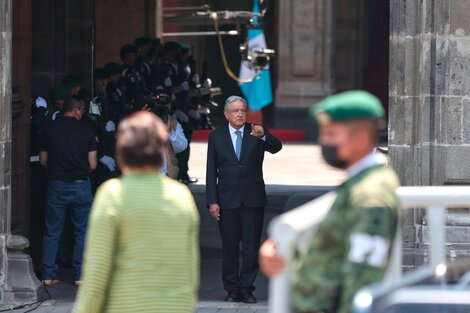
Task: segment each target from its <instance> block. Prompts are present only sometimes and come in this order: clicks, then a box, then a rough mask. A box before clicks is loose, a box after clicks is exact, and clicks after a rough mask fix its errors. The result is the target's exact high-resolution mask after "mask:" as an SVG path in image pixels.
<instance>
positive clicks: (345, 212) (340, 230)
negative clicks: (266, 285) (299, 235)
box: [260, 91, 399, 313]
mask: <svg viewBox="0 0 470 313" xmlns="http://www.w3.org/2000/svg"><path fill="white" fill-rule="evenodd" d="M310 114H311V116H312V117H314V118H315V120H316V121H317V123H318V124H319V125H320V138H319V139H320V144H321V147H322V154H323V157H324V159H325V161H326V162H327V163H328V164H330V165H332V166H334V167H337V168H342V169H346V172H347V177H348V179H347V180H346V181H345V182H344V183H343V184H341V185H340V186H339V188H338V190H337V198H336V200H335V202H334V204H333V205H332V207H331V209H330V211H329V212H328V214H327V216H326V217H325V219H324V220H323V221H322V222H321V224H320V225H319V227H318V229H317V231H316V233H315V235H314V236H313V238H312V240H311V242H310V244H309V248H308V250H307V252H306V253H305V254H304V255H299V257H298V258H297V260H294V266H295V267H294V268H295V274H294V278H293V282H292V283H293V286H292V304H293V306H294V308H295V309H296V310H297V312H310V313H314V312H317V313H319V312H325V313H327V312H328V313H329V312H339V313H349V312H351V311H352V300H353V296H354V294H355V293H356V292H357V291H358V290H359V289H360V288H361V287H364V286H365V285H369V284H371V283H374V282H377V281H380V280H382V279H383V277H384V274H385V270H386V267H387V263H388V261H389V254H390V252H391V247H392V243H393V239H394V237H395V233H396V230H397V221H398V210H397V209H398V199H397V197H396V195H395V189H396V188H397V187H398V185H399V181H398V178H397V176H396V174H395V172H394V171H393V170H392V169H390V168H386V167H385V166H384V165H383V162H382V161H383V160H381V157H380V156H379V155H378V154H375V153H373V152H372V151H373V150H374V147H375V145H376V143H377V138H378V129H379V127H378V124H379V119H380V118H381V117H383V115H384V110H383V108H382V106H381V104H380V101H379V100H378V99H377V98H376V97H374V96H372V95H371V94H369V93H367V92H363V91H351V92H345V93H342V94H338V95H335V96H331V97H328V98H326V99H325V100H323V101H322V102H320V103H318V104H317V105H315V106H313V107H312V108H311V110H310ZM260 262H261V268H262V270H263V271H264V272H265V274H267V275H268V276H270V277H272V276H274V275H276V274H277V273H278V272H280V271H281V270H282V269H283V267H284V266H285V265H284V261H283V260H282V258H281V257H280V256H279V255H277V254H276V252H275V246H274V243H273V242H272V241H270V240H267V241H266V242H265V243H264V244H263V246H262V247H261V251H260Z"/></svg>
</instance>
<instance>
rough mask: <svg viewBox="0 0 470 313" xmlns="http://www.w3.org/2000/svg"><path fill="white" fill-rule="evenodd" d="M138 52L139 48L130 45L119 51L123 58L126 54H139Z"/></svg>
mask: <svg viewBox="0 0 470 313" xmlns="http://www.w3.org/2000/svg"><path fill="white" fill-rule="evenodd" d="M137 51H139V47H137V46H136V45H134V44H128V45H124V46H122V47H121V50H119V54H120V56H121V58H122V57H123V56H125V55H126V54H129V53H137Z"/></svg>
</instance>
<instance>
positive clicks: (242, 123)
mask: <svg viewBox="0 0 470 313" xmlns="http://www.w3.org/2000/svg"><path fill="white" fill-rule="evenodd" d="M247 110H248V107H247V105H246V102H245V100H244V99H243V98H241V97H238V96H231V97H229V98H228V99H227V100H226V101H225V107H224V115H225V118H226V119H227V121H228V125H226V126H224V127H221V128H220V129H218V130H216V131H214V132H212V133H211V134H210V136H209V144H208V152H207V175H206V177H207V181H206V197H207V204H208V206H209V212H210V213H211V215H212V217H214V218H215V219H216V220H217V221H218V223H219V230H220V235H221V237H222V281H223V284H224V288H225V290H227V292H228V294H227V297H226V298H225V301H230V302H239V301H242V302H245V303H255V302H256V299H255V297H254V296H253V290H254V289H255V288H254V286H253V283H254V281H255V278H256V275H257V274H258V269H259V266H258V249H259V245H260V237H261V231H262V228H263V219H264V207H265V205H266V200H267V199H266V191H265V187H264V181H263V160H264V152H265V151H268V152H270V153H277V152H278V151H280V150H281V149H282V144H281V142H280V141H279V139H277V138H275V137H273V136H272V135H271V134H269V133H268V132H267V131H266V130H265V129H264V128H263V127H262V126H259V125H248V124H246V116H247ZM240 242H241V243H242V251H243V254H242V264H241V267H240V264H239V254H240V248H239V245H240Z"/></svg>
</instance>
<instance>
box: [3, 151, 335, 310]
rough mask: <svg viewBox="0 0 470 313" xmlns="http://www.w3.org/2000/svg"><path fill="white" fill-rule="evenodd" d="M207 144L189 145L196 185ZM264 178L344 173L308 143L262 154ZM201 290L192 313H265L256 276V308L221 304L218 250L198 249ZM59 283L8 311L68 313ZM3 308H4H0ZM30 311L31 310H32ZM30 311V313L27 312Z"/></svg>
mask: <svg viewBox="0 0 470 313" xmlns="http://www.w3.org/2000/svg"><path fill="white" fill-rule="evenodd" d="M206 152H207V143H205V142H195V143H192V144H191V159H190V164H189V168H190V175H191V176H193V177H196V178H198V179H199V182H198V184H199V185H203V184H205V168H206ZM264 178H265V182H266V184H268V185H277V186H275V188H281V187H282V186H286V185H288V186H289V187H288V188H296V187H295V186H334V185H338V184H339V183H341V181H342V180H343V179H344V173H343V172H341V171H338V170H335V169H333V168H331V167H328V166H327V165H326V164H325V163H324V162H323V160H322V158H321V154H320V149H319V147H318V146H316V145H311V144H285V145H284V147H283V149H282V150H281V151H280V152H279V153H277V154H275V155H271V154H269V153H267V154H266V157H265V163H264ZM201 257H202V260H201V288H200V292H199V298H200V299H201V302H200V303H199V304H198V306H197V308H196V310H195V313H215V312H219V313H265V312H267V286H268V280H267V278H266V277H264V276H263V275H261V274H260V275H259V276H258V278H257V281H256V283H255V285H256V286H257V290H256V291H255V296H256V297H257V298H258V301H259V303H258V304H256V305H248V304H239V303H224V302H221V300H222V299H223V298H224V297H225V291H224V290H223V287H222V283H221V279H220V273H221V260H220V257H221V251H220V249H217V248H214V247H207V246H202V247H201ZM60 275H61V277H62V282H61V284H60V285H58V286H53V287H49V288H48V291H49V293H50V295H51V299H50V300H48V301H45V302H44V303H42V304H40V305H39V306H38V305H32V306H30V307H28V308H23V309H18V310H13V311H12V312H18V313H26V312H35V313H68V312H71V310H72V307H73V301H74V299H75V293H76V288H75V287H74V286H73V285H72V282H73V279H72V277H71V273H70V271H62V272H61V273H60ZM35 307H37V308H36V309H34V308H35ZM0 309H6V308H0ZM32 309H34V310H32ZM30 310H32V311H30ZM0 312H1V310H0Z"/></svg>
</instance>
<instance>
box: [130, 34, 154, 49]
mask: <svg viewBox="0 0 470 313" xmlns="http://www.w3.org/2000/svg"><path fill="white" fill-rule="evenodd" d="M149 43H152V38H150V37H147V36H143V37H139V38H136V39H134V45H136V46H138V47H140V46H142V45H145V44H149Z"/></svg>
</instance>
